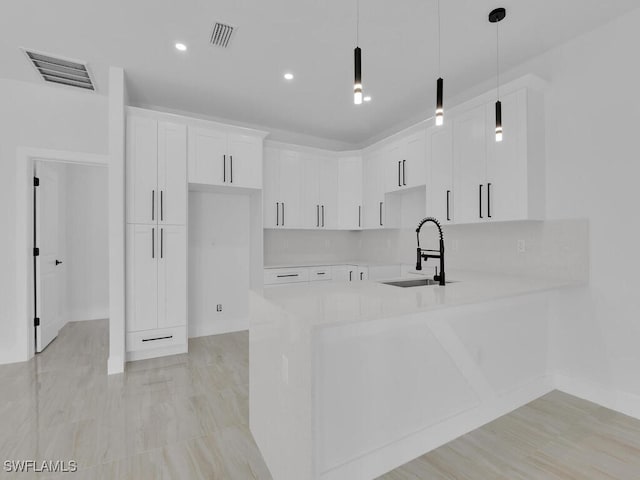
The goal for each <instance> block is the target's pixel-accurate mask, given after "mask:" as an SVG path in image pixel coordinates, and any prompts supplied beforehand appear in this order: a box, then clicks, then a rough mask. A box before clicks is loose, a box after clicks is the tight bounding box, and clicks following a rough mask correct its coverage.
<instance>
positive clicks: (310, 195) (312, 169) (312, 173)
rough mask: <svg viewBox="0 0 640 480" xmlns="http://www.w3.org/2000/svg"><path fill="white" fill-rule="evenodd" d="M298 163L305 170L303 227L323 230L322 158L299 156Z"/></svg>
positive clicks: (310, 155)
mask: <svg viewBox="0 0 640 480" xmlns="http://www.w3.org/2000/svg"><path fill="white" fill-rule="evenodd" d="M298 161H299V162H300V163H301V164H302V166H303V168H304V182H303V183H304V186H303V189H302V190H303V191H302V204H301V205H300V209H301V211H302V218H301V222H302V223H301V225H300V226H302V227H304V228H322V221H321V216H320V204H321V203H322V202H321V200H320V182H321V179H320V172H321V168H322V162H321V158H320V157H318V156H316V155H313V154H310V153H300V154H298Z"/></svg>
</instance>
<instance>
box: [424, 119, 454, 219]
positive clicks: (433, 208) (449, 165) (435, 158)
mask: <svg viewBox="0 0 640 480" xmlns="http://www.w3.org/2000/svg"><path fill="white" fill-rule="evenodd" d="M430 138H431V142H430V144H431V145H430V146H431V153H430V165H431V173H430V175H429V189H428V192H427V193H428V195H427V215H428V216H431V217H435V218H437V219H438V220H440V222H441V223H443V224H445V223H452V222H453V220H454V218H453V210H454V209H453V198H454V194H453V129H452V128H451V125H450V124H448V125H445V126H440V127H434V128H433V130H431V131H430Z"/></svg>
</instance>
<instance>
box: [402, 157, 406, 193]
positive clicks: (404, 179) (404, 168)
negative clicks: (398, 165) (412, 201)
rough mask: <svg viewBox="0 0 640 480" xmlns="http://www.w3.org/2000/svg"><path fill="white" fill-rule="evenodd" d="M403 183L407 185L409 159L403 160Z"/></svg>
mask: <svg viewBox="0 0 640 480" xmlns="http://www.w3.org/2000/svg"><path fill="white" fill-rule="evenodd" d="M402 185H403V186H404V187H406V186H407V161H406V160H402Z"/></svg>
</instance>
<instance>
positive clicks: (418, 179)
mask: <svg viewBox="0 0 640 480" xmlns="http://www.w3.org/2000/svg"><path fill="white" fill-rule="evenodd" d="M426 138H427V137H426V131H424V130H421V131H419V132H416V133H413V134H410V135H407V136H405V137H403V138H401V139H400V140H398V141H396V142H395V143H393V144H392V145H391V146H390V147H388V149H386V150H385V151H386V157H387V158H386V164H387V176H386V178H385V183H386V191H388V192H394V191H397V190H402V189H406V188H411V187H417V186H420V185H425V183H426V181H427V177H426V159H427V147H426Z"/></svg>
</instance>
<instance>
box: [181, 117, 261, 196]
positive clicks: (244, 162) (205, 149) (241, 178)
mask: <svg viewBox="0 0 640 480" xmlns="http://www.w3.org/2000/svg"><path fill="white" fill-rule="evenodd" d="M189 183H198V184H202V185H218V186H220V185H226V186H235V187H245V188H262V137H261V136H257V135H244V134H236V133H227V132H226V131H223V130H219V129H215V128H205V127H199V126H190V127H189Z"/></svg>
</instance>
